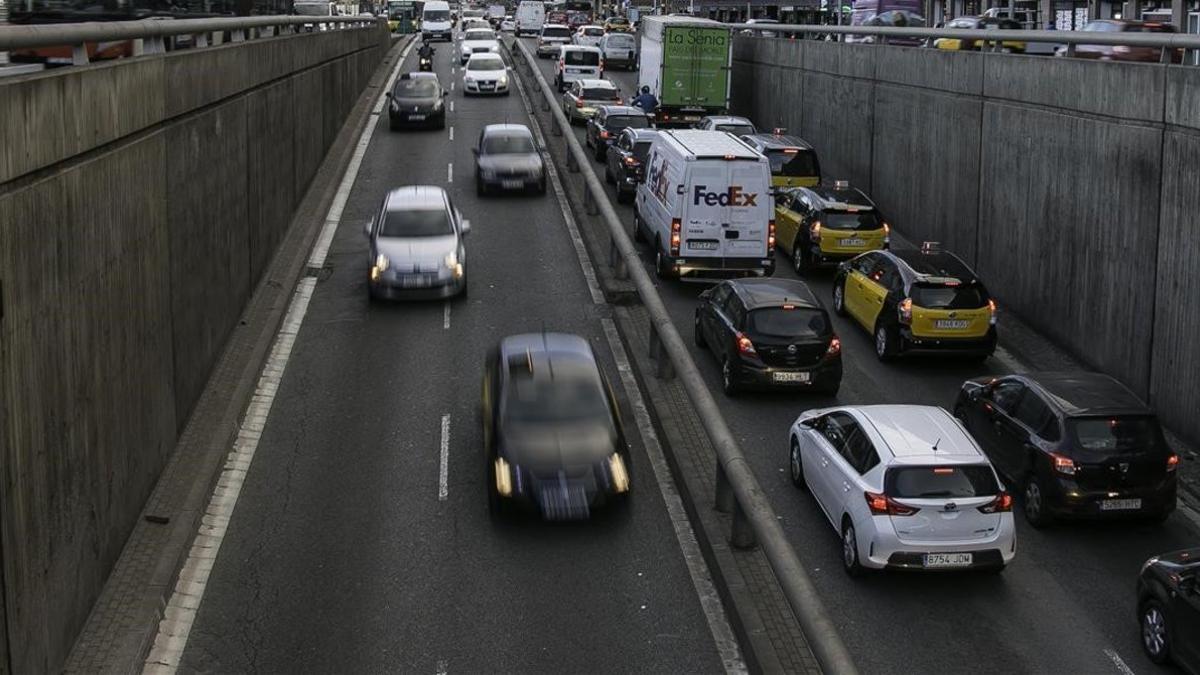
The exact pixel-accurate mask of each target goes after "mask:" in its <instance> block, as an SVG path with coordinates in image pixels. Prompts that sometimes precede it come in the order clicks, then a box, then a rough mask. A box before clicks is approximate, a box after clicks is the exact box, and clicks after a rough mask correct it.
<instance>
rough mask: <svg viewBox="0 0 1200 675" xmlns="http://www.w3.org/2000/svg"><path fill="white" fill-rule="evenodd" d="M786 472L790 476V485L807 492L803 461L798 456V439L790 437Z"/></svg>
mask: <svg viewBox="0 0 1200 675" xmlns="http://www.w3.org/2000/svg"><path fill="white" fill-rule="evenodd" d="M788 468H789V469H791V470H790V471H789V472H788V473H790V474H791V476H792V485H795V486H796V487H798V488H800V489H801V490H804V491H805V492H808V481H807V480H805V478H804V461H803V460H802V459H801V458H800V441H798V440H797V439H795V438H793V439H792V450H791V452H789V453H788Z"/></svg>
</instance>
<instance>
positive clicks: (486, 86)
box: [479, 84, 496, 91]
mask: <svg viewBox="0 0 1200 675" xmlns="http://www.w3.org/2000/svg"><path fill="white" fill-rule="evenodd" d="M495 88H496V85H494V84H481V85H479V89H480V91H491V90H493V89H495Z"/></svg>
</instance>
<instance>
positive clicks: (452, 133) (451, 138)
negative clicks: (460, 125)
mask: <svg viewBox="0 0 1200 675" xmlns="http://www.w3.org/2000/svg"><path fill="white" fill-rule="evenodd" d="M450 140H454V127H450Z"/></svg>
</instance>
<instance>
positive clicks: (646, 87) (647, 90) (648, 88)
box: [642, 84, 650, 94]
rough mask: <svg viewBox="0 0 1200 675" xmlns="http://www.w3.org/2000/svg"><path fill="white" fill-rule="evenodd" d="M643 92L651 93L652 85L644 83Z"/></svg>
mask: <svg viewBox="0 0 1200 675" xmlns="http://www.w3.org/2000/svg"><path fill="white" fill-rule="evenodd" d="M642 93H643V94H649V93H650V85H648V84H643V85H642Z"/></svg>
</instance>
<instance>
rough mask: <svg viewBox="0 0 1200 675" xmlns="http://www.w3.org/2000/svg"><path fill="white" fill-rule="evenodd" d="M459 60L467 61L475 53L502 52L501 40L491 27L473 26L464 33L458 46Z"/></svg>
mask: <svg viewBox="0 0 1200 675" xmlns="http://www.w3.org/2000/svg"><path fill="white" fill-rule="evenodd" d="M458 52H459V61H460V62H461V63H466V62H467V60H468V59H470V58H471V57H472V56H473V55H475V54H496V55H497V56H498V55H499V54H500V41H499V40H498V39H497V38H496V31H494V30H492V29H491V28H471V29H468V30H467V31H466V32H465V33H463V39H462V44H460V45H459V47H458Z"/></svg>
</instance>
